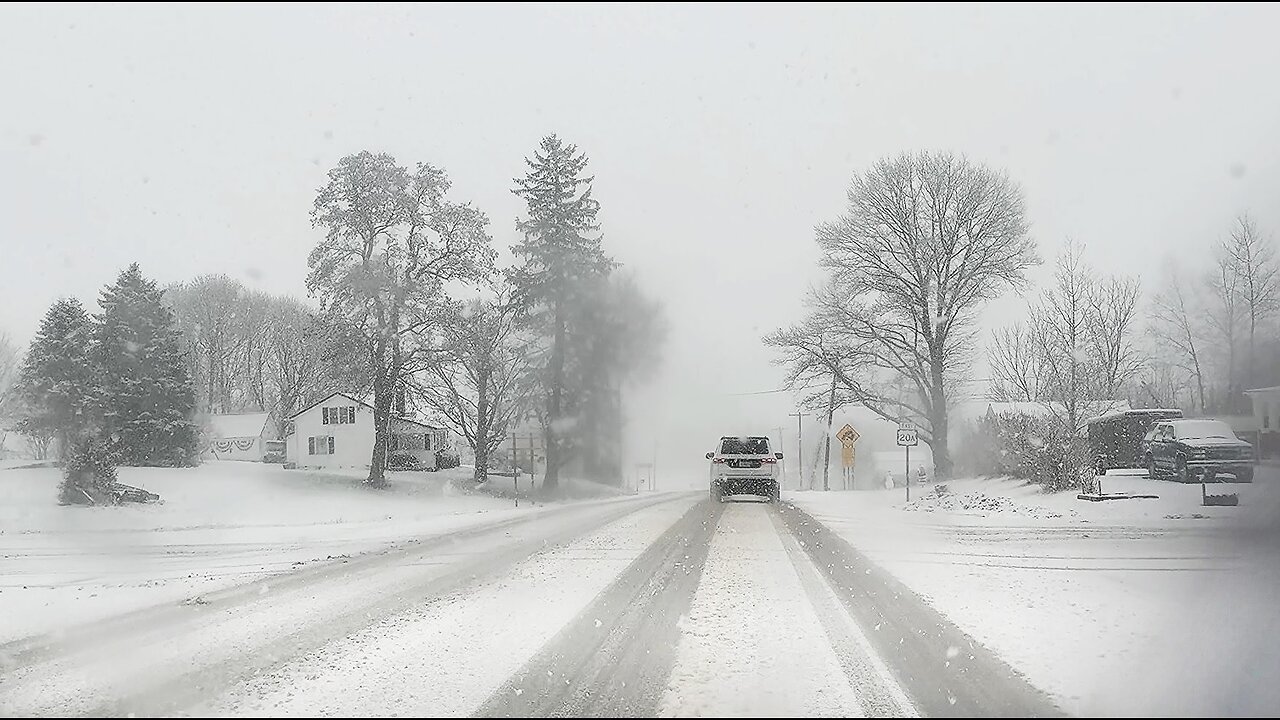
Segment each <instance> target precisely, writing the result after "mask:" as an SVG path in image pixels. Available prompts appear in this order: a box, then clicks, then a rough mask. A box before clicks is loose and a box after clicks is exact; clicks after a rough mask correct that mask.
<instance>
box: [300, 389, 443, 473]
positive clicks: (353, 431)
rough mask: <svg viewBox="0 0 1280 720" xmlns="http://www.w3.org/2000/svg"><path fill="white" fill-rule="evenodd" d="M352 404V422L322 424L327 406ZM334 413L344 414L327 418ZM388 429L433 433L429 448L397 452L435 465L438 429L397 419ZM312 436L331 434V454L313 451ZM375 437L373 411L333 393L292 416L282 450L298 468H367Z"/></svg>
mask: <svg viewBox="0 0 1280 720" xmlns="http://www.w3.org/2000/svg"><path fill="white" fill-rule="evenodd" d="M353 406H354V408H355V415H354V416H355V422H354V423H342V422H339V423H337V424H334V423H329V424H325V422H324V417H325V412H324V411H325V410H326V409H327V408H343V407H345V408H350V407H353ZM348 412H350V411H348ZM333 415H338V416H342V415H343V413H342V412H341V411H339V412H337V413H331V415H330V417H331V418H332V417H333ZM391 430H392V432H393V433H395V434H397V435H416V436H419V438H420V436H421V435H423V434H424V433H426V434H430V435H431V436H432V445H431V449H430V450H426V449H423V448H422V444H421V443H419V444H418V447H417V448H416V449H412V450H397V451H396V452H398V453H399V452H411V453H412V454H413V455H414V456H415V457H417V458H418V460H419V461H420V462H421V463H422V465H423V467H426V468H430V469H434V468H435V466H436V460H435V449H436V447H437V443H438V441H439V440H438V435H439V431H438V430H434V429H428V428H424V427H422V426H421V425H418V424H416V423H410V422H406V421H404V420H397V419H393V420H392V423H391ZM313 437H315V438H319V437H332V438H333V454H331V455H330V454H312V453H311V452H310V442H309V438H313ZM375 437H376V432H375V428H374V424H373V410H372V409H371V408H369V406H367V405H364V404H362V403H359V402H356V401H355V400H352V399H350V398H348V397H345V396H343V395H335V396H333V397H330V398H329V399H327V400H325V401H324V402H321V403H318V404H317V405H315V406H313V407H311V408H308V409H307V410H305V411H304V412H302V413H300V414H299V415H296V416H294V418H293V433H292V434H290V435H289V436H288V438H286V444H285V452H286V455H287V460H288V462H290V463H293V464H294V465H295V466H297V467H300V468H367V467H369V461H370V460H371V459H372V456H373V443H374V439H375Z"/></svg>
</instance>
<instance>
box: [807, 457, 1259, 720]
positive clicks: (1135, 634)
mask: <svg viewBox="0 0 1280 720" xmlns="http://www.w3.org/2000/svg"><path fill="white" fill-rule="evenodd" d="M949 489H950V495H949V496H936V495H933V494H932V493H931V489H930V488H929V486H925V487H923V488H921V487H913V488H912V502H911V504H910V505H907V504H906V502H905V491H904V490H903V489H901V488H899V489H895V490H891V491H890V490H882V491H867V492H828V493H822V492H804V493H787V494H786V495H785V497H784V499H787V500H792V501H794V502H796V504H797V505H799V506H800V507H802V508H804V509H805V510H806V511H808V512H809V513H810V514H812V515H813V516H814V517H815V518H817V519H818V520H820V521H821V522H823V523H824V524H825V525H827V526H828V527H830V528H831V529H832V530H834V531H836V532H838V533H839V534H840V535H841V536H843V537H844V538H846V539H847V540H848V541H849V542H850V543H851V544H853V545H854V547H856V548H858V549H859V550H861V551H862V552H864V553H865V554H866V555H867V556H868V557H869V558H870V559H871V560H872V561H873V562H875V563H877V564H878V565H879V566H880V567H882V568H883V569H885V570H886V571H888V572H890V573H891V574H893V575H894V576H895V577H897V578H898V579H900V580H901V581H903V582H904V583H906V584H907V585H908V586H909V587H910V588H911V589H912V590H914V591H915V592H916V593H918V594H920V595H921V596H923V597H924V598H925V599H926V600H927V601H928V602H930V603H931V604H932V605H933V606H934V607H935V608H936V609H937V610H939V611H940V612H942V613H944V614H945V615H947V616H948V617H950V618H951V620H952V621H953V622H955V623H956V624H957V625H958V626H959V627H960V628H961V629H963V630H964V631H966V632H967V633H969V634H970V635H971V636H973V637H974V638H975V639H977V640H979V641H980V642H982V643H984V644H985V645H986V646H987V647H989V648H991V649H992V650H994V651H995V652H997V653H999V654H1000V655H1001V656H1003V657H1004V658H1005V659H1006V660H1007V661H1009V662H1010V663H1011V664H1012V665H1013V666H1014V667H1016V668H1018V669H1019V670H1020V671H1022V672H1023V673H1024V674H1025V675H1026V677H1027V678H1028V679H1029V680H1030V681H1031V682H1032V683H1033V684H1035V685H1037V686H1039V687H1041V688H1043V689H1044V690H1046V691H1048V692H1050V693H1051V694H1053V695H1054V697H1055V698H1056V699H1057V701H1058V702H1059V703H1060V704H1061V706H1062V707H1063V709H1065V710H1066V711H1067V712H1070V713H1073V714H1084V715H1099V714H1111V713H1116V714H1121V715H1134V714H1143V713H1153V714H1156V715H1169V714H1178V715H1185V714H1191V715H1216V714H1217V713H1219V712H1221V713H1224V714H1228V715H1230V714H1258V713H1262V714H1274V713H1276V712H1280V688H1277V685H1278V684H1277V683H1275V682H1274V678H1276V677H1280V648H1278V647H1277V646H1276V640H1278V639H1280V611H1278V610H1277V609H1276V598H1277V597H1280V554H1277V553H1280V543H1278V542H1277V541H1276V529H1277V528H1280V525H1278V524H1277V519H1278V518H1280V514H1278V513H1277V512H1276V510H1277V509H1280V482H1277V478H1275V477H1274V471H1271V472H1270V473H1267V474H1260V478H1259V481H1258V482H1256V483H1254V484H1251V485H1240V484H1234V483H1228V484H1219V485H1212V484H1211V485H1210V486H1209V490H1210V493H1220V492H1235V493H1238V494H1239V496H1240V502H1241V505H1240V507H1203V506H1202V505H1201V498H1200V486H1199V485H1198V484H1187V485H1180V484H1177V483H1172V482H1164V481H1151V480H1148V479H1147V478H1145V477H1142V476H1138V475H1108V476H1106V477H1104V478H1103V490H1104V491H1106V492H1141V493H1153V494H1156V495H1159V498H1158V499H1154V500H1113V501H1105V502H1100V503H1091V502H1085V501H1082V500H1078V499H1076V497H1075V493H1058V494H1052V495H1045V494H1043V493H1041V492H1040V491H1039V489H1038V488H1036V487H1033V486H1027V485H1024V484H1021V483H1017V482H1013V481H1009V480H963V481H957V482H952V483H950V484H949Z"/></svg>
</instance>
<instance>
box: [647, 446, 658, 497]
mask: <svg viewBox="0 0 1280 720" xmlns="http://www.w3.org/2000/svg"><path fill="white" fill-rule="evenodd" d="M649 489H650V490H655V491H656V490H657V489H658V439H657V438H654V440H653V464H652V465H650V466H649Z"/></svg>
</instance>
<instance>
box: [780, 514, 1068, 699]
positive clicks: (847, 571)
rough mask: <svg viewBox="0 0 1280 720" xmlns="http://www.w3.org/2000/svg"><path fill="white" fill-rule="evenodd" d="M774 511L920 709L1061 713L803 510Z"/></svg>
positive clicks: (1004, 665)
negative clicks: (778, 513) (779, 513)
mask: <svg viewBox="0 0 1280 720" xmlns="http://www.w3.org/2000/svg"><path fill="white" fill-rule="evenodd" d="M781 515H782V521H783V523H784V524H785V526H786V527H787V528H788V529H789V530H790V531H791V534H792V535H793V536H794V537H795V538H796V539H797V541H799V543H800V545H801V547H803V548H804V549H805V551H806V552H807V553H808V555H809V557H810V559H811V560H812V561H813V564H814V565H815V566H816V567H817V568H818V569H819V570H821V571H822V572H823V574H824V575H826V577H827V580H828V582H829V583H830V586H831V587H832V588H833V589H834V590H835V591H836V595H837V597H839V598H840V600H841V602H843V603H844V606H845V608H846V609H847V610H848V612H849V615H850V616H851V617H852V618H854V620H855V621H857V623H858V625H859V626H860V627H862V628H867V630H866V636H867V639H868V640H870V642H871V644H872V645H873V646H874V648H875V649H876V651H877V654H878V655H879V656H880V657H881V658H882V659H883V660H884V661H885V662H886V663H887V664H888V666H889V667H890V668H891V669H892V670H893V671H894V674H895V675H896V677H897V679H898V682H899V683H900V685H901V687H902V688H903V689H904V690H905V691H906V692H907V694H908V695H909V696H910V698H911V700H912V702H913V704H914V705H915V707H916V709H917V710H918V711H919V712H920V713H921V714H923V715H925V716H940V717H976V716H988V717H989V716H999V717H1063V716H1064V715H1065V714H1064V713H1063V712H1062V711H1061V710H1060V709H1059V708H1058V707H1057V706H1056V705H1054V703H1053V701H1052V700H1051V699H1050V698H1049V696H1048V695H1047V694H1046V693H1044V692H1043V691H1041V690H1039V689H1038V688H1036V687H1034V686H1032V685H1031V684H1030V683H1028V682H1027V681H1026V680H1025V679H1024V678H1023V677H1022V676H1021V675H1020V674H1018V672H1017V671H1016V670H1014V669H1013V668H1012V667H1010V666H1009V664H1008V663H1006V662H1005V661H1004V660H1002V659H1001V658H1000V657H999V656H998V655H996V654H995V653H993V652H991V651H990V650H988V649H987V648H986V647H984V646H983V645H982V644H981V643H979V642H977V641H976V640H974V639H973V638H971V637H969V636H968V635H967V634H965V633H964V631H962V630H960V629H959V628H958V627H956V625H955V624H954V623H952V622H951V621H950V620H948V619H947V618H946V616H944V615H942V614H941V613H939V612H938V611H936V610H934V609H933V608H932V607H930V606H929V604H928V603H926V602H925V601H924V600H922V599H920V597H918V596H917V595H916V594H915V593H913V592H912V591H911V590H910V589H909V588H907V587H906V586H905V585H903V584H902V583H900V582H898V581H897V580H896V579H895V578H893V577H892V576H891V575H890V574H889V573H887V572H885V571H883V570H881V569H880V568H879V567H877V566H876V565H874V564H873V563H872V562H871V561H869V560H868V559H867V558H866V557H865V556H863V555H862V554H861V553H859V552H858V551H857V550H855V549H854V548H853V546H851V545H850V544H849V543H848V542H846V541H845V540H844V539H843V538H841V537H840V536H839V535H837V534H836V533H834V532H832V531H831V530H829V529H827V528H826V527H825V526H824V525H822V523H820V522H818V521H817V520H814V519H813V517H811V516H810V515H809V514H808V513H806V512H804V511H803V510H801V509H799V508H797V507H796V506H794V505H787V504H784V505H783V506H781Z"/></svg>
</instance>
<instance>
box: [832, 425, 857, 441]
mask: <svg viewBox="0 0 1280 720" xmlns="http://www.w3.org/2000/svg"><path fill="white" fill-rule="evenodd" d="M836 437H837V438H839V439H840V442H841V443H844V444H845V445H853V444H854V443H856V442H858V438H859V437H860V436H859V435H858V431H857V430H854V429H853V426H852V425H848V424H846V425H845V426H844V427H842V428H840V432H838V433H836Z"/></svg>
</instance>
